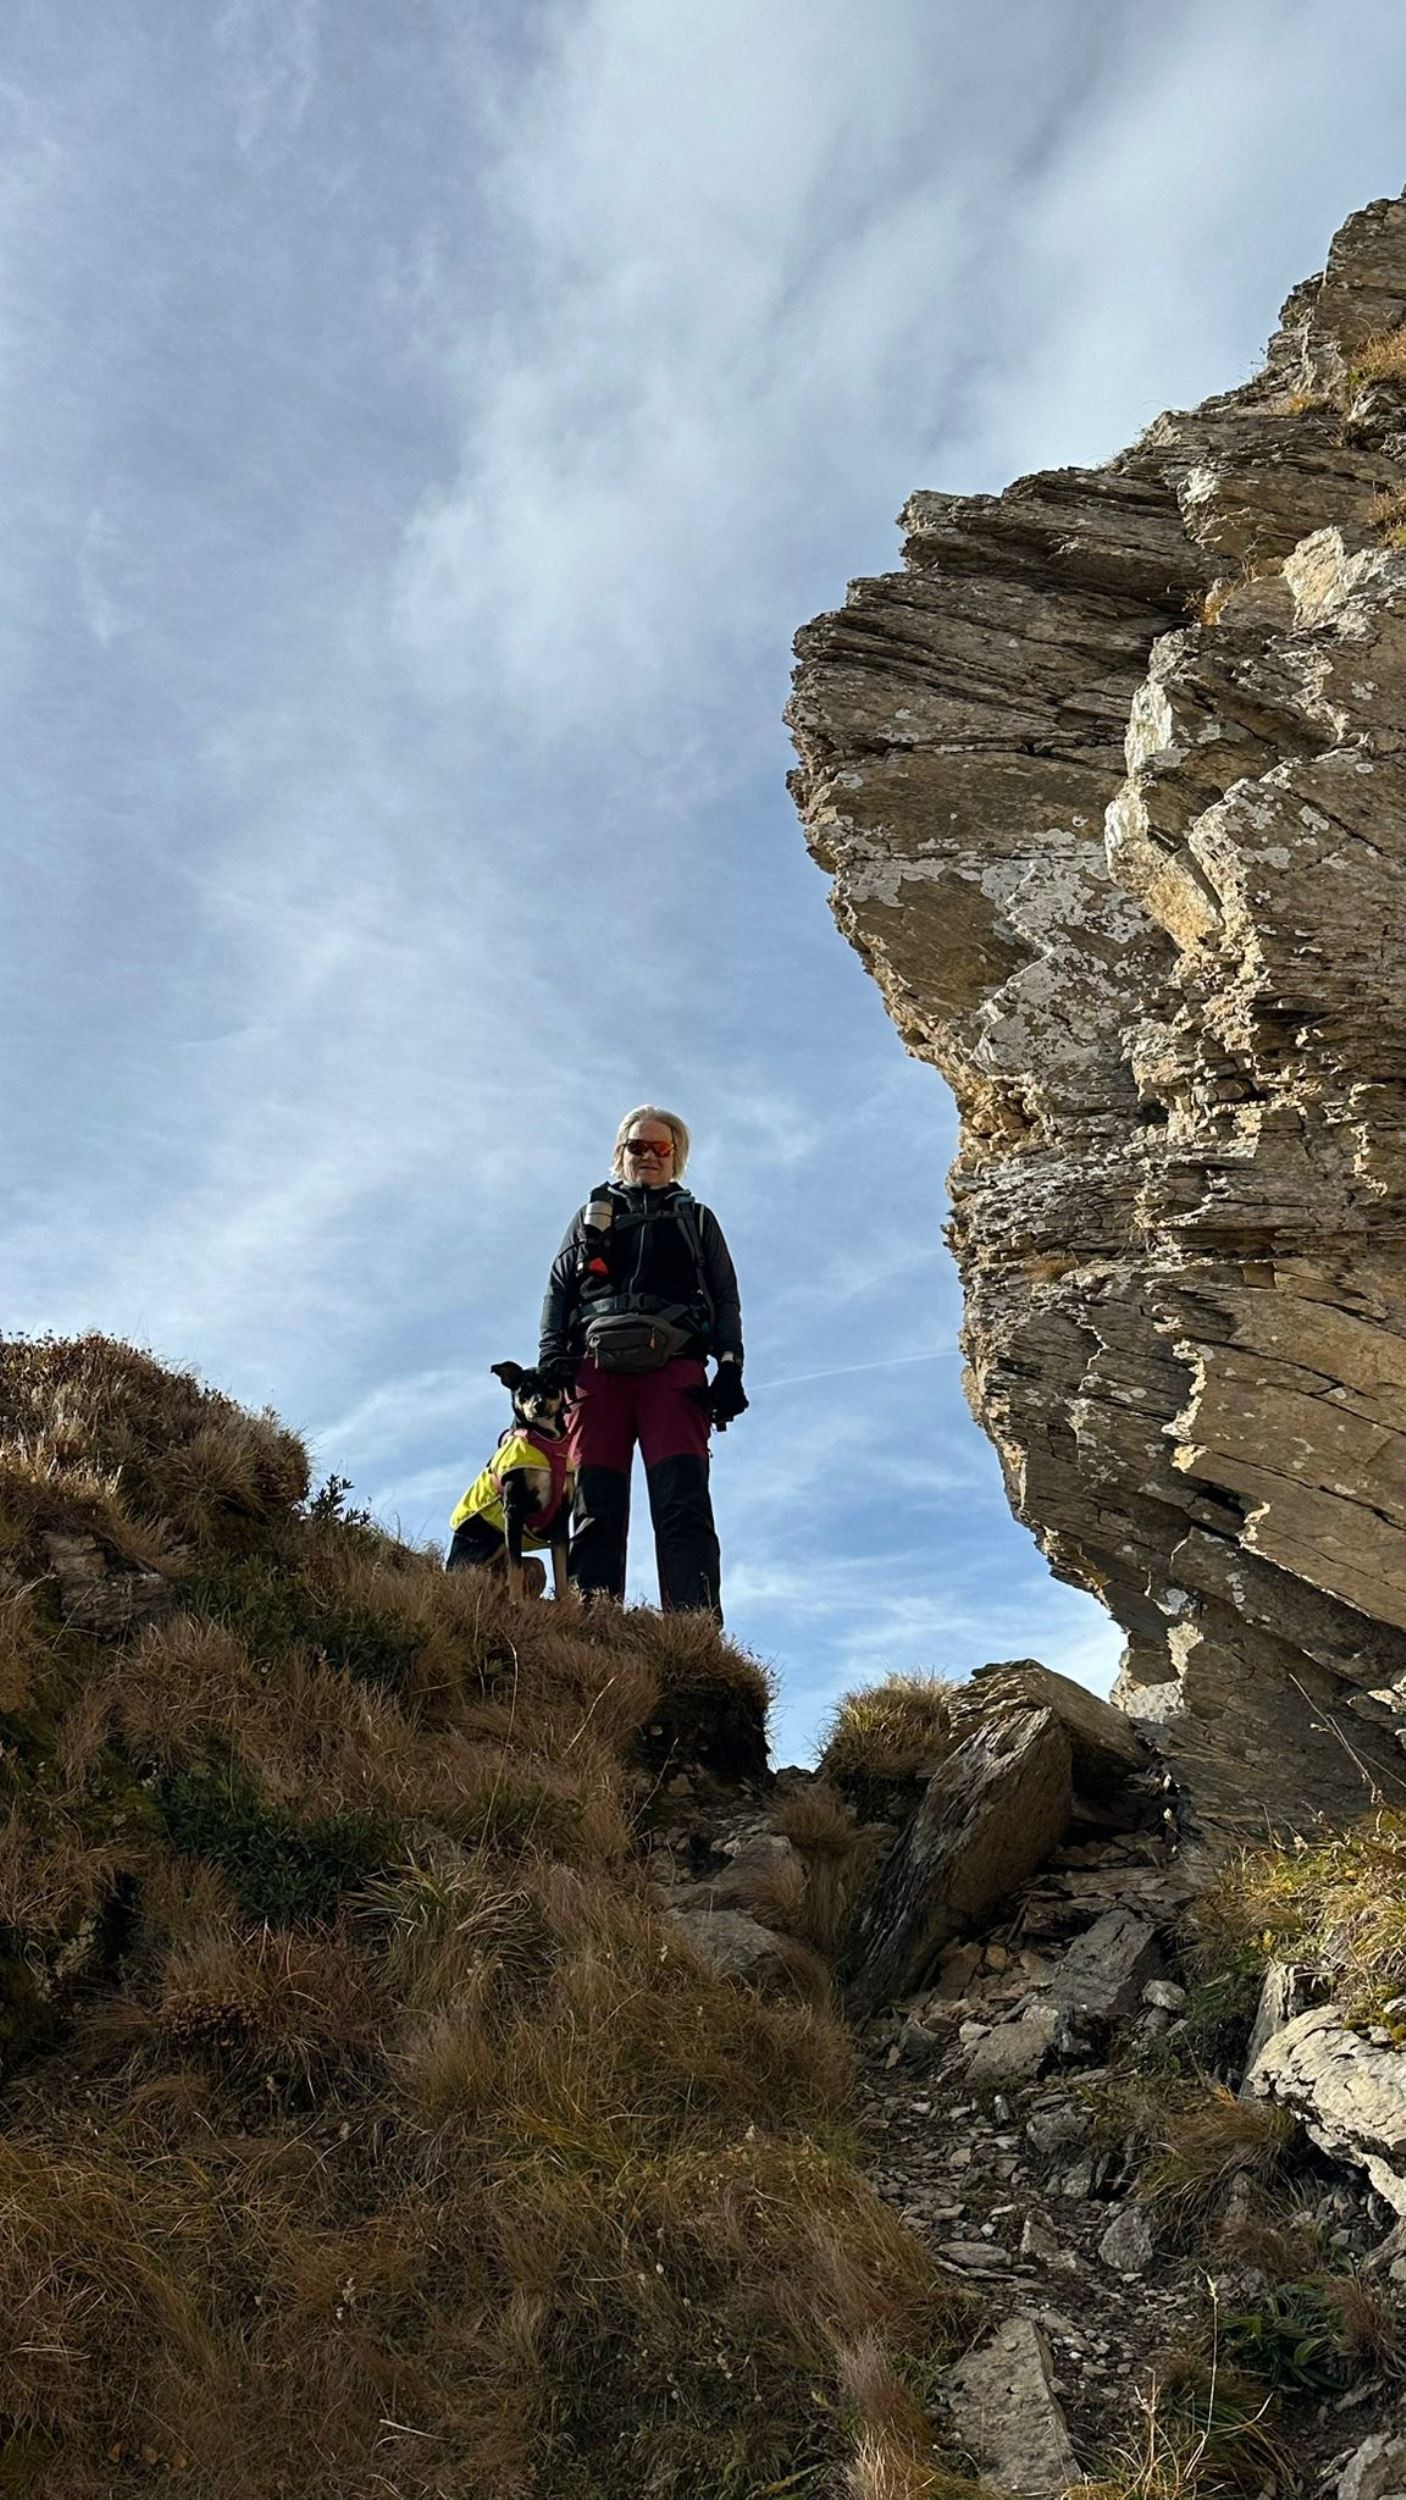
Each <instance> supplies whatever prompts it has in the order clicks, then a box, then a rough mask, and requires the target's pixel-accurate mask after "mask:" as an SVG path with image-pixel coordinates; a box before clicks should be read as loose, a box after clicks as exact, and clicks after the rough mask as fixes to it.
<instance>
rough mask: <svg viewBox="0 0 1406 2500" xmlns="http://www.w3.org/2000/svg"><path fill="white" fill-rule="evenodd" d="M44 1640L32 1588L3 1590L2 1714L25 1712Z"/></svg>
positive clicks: (0, 1644)
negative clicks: (36, 1613)
mask: <svg viewBox="0 0 1406 2500" xmlns="http://www.w3.org/2000/svg"><path fill="white" fill-rule="evenodd" d="M40 1648H41V1637H40V1633H39V1628H38V1625H37V1623H36V1621H35V1610H34V1591H33V1589H32V1588H14V1589H4V1588H0V1713H9V1712H13V1711H16V1710H23V1708H24V1707H25V1704H26V1702H27V1701H28V1700H29V1699H30V1696H31V1693H32V1691H33V1687H34V1673H35V1668H36V1666H37V1665H38V1663H39V1653H40Z"/></svg>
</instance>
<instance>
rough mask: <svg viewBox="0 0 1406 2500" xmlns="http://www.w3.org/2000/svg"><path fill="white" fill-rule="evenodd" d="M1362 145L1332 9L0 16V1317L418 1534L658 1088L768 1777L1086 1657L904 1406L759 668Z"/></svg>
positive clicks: (1162, 362) (1263, 292) (893, 1142)
mask: <svg viewBox="0 0 1406 2500" xmlns="http://www.w3.org/2000/svg"><path fill="white" fill-rule="evenodd" d="M1403 183H1406V16H1403V13H1402V11H1401V10H1400V8H1399V6H1398V5H1397V4H1396V0H1333V5H1332V6H1331V7H1328V6H1326V5H1323V0H994V4H993V5H992V6H990V7H988V8H986V9H984V10H980V11H976V10H973V9H971V8H970V7H969V6H968V5H966V4H965V0H526V5H524V0H394V5H390V6H388V5H386V0H215V4H214V5H211V4H210V0H182V5H181V6H180V7H179V8H173V7H171V6H170V5H169V4H168V0H63V5H61V6H58V7H56V6H55V5H54V0H9V5H8V7H7V8H6V10H5V11H4V13H3V20H2V21H0V495H3V502H4V507H5V510H6V514H7V531H6V560H5V564H4V567H3V571H0V711H2V712H3V721H0V897H3V900H2V902H0V1134H2V1135H3V1141H4V1144H3V1176H4V1182H5V1189H4V1197H3V1204H0V1328H3V1329H4V1330H5V1331H6V1332H7V1333H16V1332H34V1331H40V1330H45V1329H52V1330H55V1331H58V1332H60V1333H68V1332H70V1331H76V1330H79V1329H85V1328H99V1329H103V1330H106V1331H109V1332H110V1333H113V1334H116V1335H119V1336H123V1337H128V1338H131V1339H134V1340H136V1341H137V1342H139V1343H142V1344H146V1345H149V1346H150V1347H152V1348H153V1350H154V1351H156V1352H157V1353H159V1354H160V1355H162V1356H163V1357H165V1358H167V1359H170V1360H173V1361H176V1362H179V1363H182V1364H189V1365H190V1366H192V1367H193V1368H195V1369H196V1370H198V1371H199V1372H200V1373H201V1374H202V1376H203V1377H204V1378H206V1379H207V1380H209V1381H211V1382H212V1383H213V1384H215V1385H217V1386H219V1387H221V1388H223V1389H227V1390H228V1391H230V1392H231V1393H232V1394H233V1395H234V1396H236V1397H237V1398H239V1399H241V1400H242V1401H244V1402H246V1403H248V1404H251V1405H255V1406H260V1405H264V1404H268V1405H271V1406H273V1407H275V1408H276V1409H277V1410H278V1412H279V1413H280V1414H281V1415H282V1416H283V1417H284V1419H285V1420H286V1421H287V1422H289V1423H290V1424H293V1425H295V1426H297V1427H298V1428H299V1429H301V1430H302V1431H304V1432H305V1433H306V1434H307V1435H308V1436H309V1438H310V1440H311V1442H312V1444H313V1447H314V1451H315V1456H316V1463H317V1468H318V1472H319V1474H325V1473H328V1472H336V1473H337V1474H339V1475H343V1476H347V1477H350V1478H351V1479H352V1481H353V1483H354V1485H355V1487H356V1498H357V1499H358V1500H361V1501H364V1502H368V1503H369V1504H370V1505H371V1506H372V1507H373V1508H374V1509H375V1511H376V1512H377V1514H378V1515H379V1516H381V1517H383V1518H385V1519H386V1520H387V1521H388V1522H389V1523H391V1524H393V1525H396V1526H398V1528H399V1529H400V1531H401V1532H402V1533H403V1534H405V1535H406V1536H408V1537H411V1538H413V1539H416V1540H422V1539H427V1538H432V1537H435V1538H441V1539H442V1538H443V1536H444V1531H445V1522H446V1519H447V1515H448V1512H449V1510H450V1509H451V1507H452V1505H453V1503H454V1501H455V1500H456V1499H457V1497H458V1494H459V1492H460V1491H461V1490H462V1487H463V1485H464V1484H465V1483H466V1482H467V1481H468V1479H469V1477H470V1476H472V1475H473V1474H475V1473H476V1472H477V1470H478V1468H479V1466H480V1465H481V1464H482V1462H483V1460H484V1458H485V1457H486V1455H487V1453H488V1450H489V1449H490V1448H491V1446H492V1442H493V1439H494V1437H495V1435H496V1433H497V1430H498V1428H499V1426H500V1424H501V1423H502V1422H503V1421H505V1420H506V1409H505V1404H504V1400H503V1393H502V1391H501V1390H500V1388H499V1386H498V1384H497V1383H496V1382H495V1381H494V1380H492V1379H491V1378H490V1376H489V1371H488V1366H489V1365H490V1364H491V1363H492V1362H494V1361H496V1360H499V1359H502V1358H504V1357H506V1356H509V1355H512V1356H515V1357H517V1358H518V1359H519V1360H526V1359H530V1356H531V1353H532V1351H533V1349H534V1347H535V1342H536V1321H537V1309H538V1304H539V1301H540V1296H541V1291H542V1286H543V1283H544V1281H545V1275H546V1270H547V1267H548V1265H549V1263H550V1260H551V1257H552V1254H553V1252H554V1251H555V1249H556V1246H557V1243H558V1241H559V1239H560V1237H561V1234H562V1232H563V1230H564V1229H565V1226H566V1223H567V1221H568V1219H569V1217H570V1215H571V1214H572V1212H573V1211H574V1209H575V1208H576V1207H577V1206H579V1204H580V1203H581V1201H582V1200H583V1199H584V1198H585V1197H586V1196H587V1195H588V1194H589V1191H590V1189H591V1187H592V1185H593V1184H594V1183H595V1182H596V1181H598V1180H599V1179H601V1178H602V1177H603V1175H604V1173H605V1170H606V1167H607V1164H608V1159H609V1147H610V1142H611V1139H612V1138H613V1135H614V1131H615V1127H616V1124H617V1121H618V1120H619V1119H620V1117H621V1116H622V1114H623V1113H625V1112H626V1111H628V1110H630V1109H631V1108H632V1107H633V1106H634V1105H635V1104H637V1103H641V1102H646V1101H653V1102H661V1103H664V1104H666V1105H668V1106H670V1107H672V1108H675V1109H677V1110H679V1111H681V1112H682V1113H683V1115H684V1116H685V1118H687V1119H688V1120H689V1122H690V1123H691V1125H692V1127H693V1130H694V1135H695V1141H696V1142H695V1153H694V1161H693V1164H692V1165H691V1167H690V1171H689V1180H690V1183H691V1184H692V1185H693V1186H694V1187H695V1188H696V1190H697V1192H698V1194H699V1196H700V1197H702V1198H703V1199H705V1201H706V1202H707V1203H708V1204H710V1205H712V1206H714V1207H715V1208H716V1210H717V1212H718V1215H719V1217H720V1220H721V1221H722V1223H723V1225H724V1228H725V1230H726V1232H727V1235H728V1238H729V1240H730V1242H731V1245H732V1248H733V1251H734V1255H735V1257H736V1260H737V1264H738V1267H739V1271H740V1274H741V1280H742V1287H743V1298H744V1313H745V1318H746V1323H747V1335H748V1348H749V1351H748V1374H747V1376H748V1386H749V1390H750V1393H751V1398H752V1406H751V1411H750V1413H749V1414H748V1415H747V1416H746V1417H744V1418H743V1419H742V1421H741V1422H740V1423H738V1424H737V1425H735V1426H734V1427H733V1428H732V1429H731V1430H730V1431H729V1432H728V1433H727V1434H726V1436H724V1437H723V1438H721V1439H720V1441H719V1443H718V1445H717V1451H716V1458H715V1467H714V1484H715V1493H716V1499H717V1507H718V1515H719V1524H720V1528H721V1532H722V1537H723V1545H724V1556H725V1596H726V1601H727V1608H728V1619H729V1624H730V1627H731V1629H732V1630H733V1631H734V1632H735V1633H736V1635H737V1636H738V1637H739V1638H740V1639H742V1640H743V1641H745V1642H746V1643H747V1644H748V1645H749V1646H751V1647H753V1648H754V1649H755V1650H756V1651H757V1652H758V1653H759V1654H760V1655H762V1656H763V1657H765V1658H767V1659H768V1660H769V1661H770V1662H771V1663H772V1664H773V1665H774V1667H775V1668H776V1670H777V1672H778V1674H779V1676H780V1679H781V1692H782V1699H781V1705H780V1710H779V1717H778V1730H777V1742H778V1752H779V1755H780V1758H781V1759H783V1760H785V1759H791V1758H798V1759H799V1758H804V1756H805V1753H806V1751H807V1749H808V1748H809V1747H810V1746H811V1745H812V1744H813V1743H814V1741H815V1737H816V1733H817V1730H818V1729H819V1728H820V1727H822V1726H823V1723H824V1719H825V1716H826V1713H827V1712H828V1710H829V1709H830V1708H832V1707H833V1704H834V1702H835V1701H836V1699H837V1698H838V1696H839V1695H840V1694H841V1693H842V1692H844V1691H845V1690H847V1689H849V1688H851V1687H852V1686H853V1685H855V1684H856V1683H862V1682H865V1681H868V1680H871V1679H872V1678H873V1677H875V1676H876V1675H879V1674H882V1673H885V1672H888V1671H889V1670H891V1669H902V1670H911V1669H936V1670H939V1671H942V1672H945V1673H949V1674H957V1675H961V1674H965V1673H967V1672H969V1671H970V1669H971V1668H972V1667H973V1666H976V1665H978V1664H980V1663H981V1662H982V1661H983V1660H984V1659H989V1658H1006V1657H1015V1656H1036V1657H1041V1658H1043V1659H1044V1660H1045V1661H1046V1662H1047V1663H1048V1664H1049V1665H1051V1666H1054V1667H1059V1668H1062V1669H1064V1670H1065V1671H1066V1672H1069V1673H1072V1674H1075V1675H1078V1676H1080V1677H1081V1678H1082V1679H1083V1680H1085V1681H1087V1682H1089V1683H1091V1684H1093V1685H1094V1686H1095V1687H1097V1688H1099V1689H1106V1687H1107V1684H1108V1681H1109V1679H1110V1676H1111V1674H1112V1671H1113V1668H1114V1665H1115V1663H1116V1658H1117V1653H1118V1647H1119V1636H1118V1634H1117V1632H1116V1629H1115V1627H1113V1626H1112V1625H1111V1624H1110V1623H1109V1622H1108V1620H1107V1618H1106V1617H1105V1616H1104V1615H1103V1614H1102V1612H1101V1610H1100V1609H1099V1608H1098V1606H1097V1605H1096V1604H1095V1603H1094V1601H1093V1600H1092V1599H1091V1598H1088V1597H1086V1596H1084V1595H1083V1594H1082V1593H1080V1592H1078V1591H1075V1590H1071V1589H1068V1588H1064V1587H1062V1586H1060V1585H1059V1584H1058V1583H1056V1582H1055V1581H1054V1580H1053V1579H1052V1578H1051V1576H1050V1574H1049V1572H1048V1570H1047V1568H1046V1566H1045V1564H1044V1562H1043V1560H1042V1559H1041V1557H1040V1555H1039V1553H1038V1551H1037V1549H1036V1547H1035V1545H1034V1543H1033V1541H1032V1539H1031V1538H1030V1536H1029V1535H1028V1534H1027V1533H1026V1531H1024V1530H1023V1529H1021V1528H1019V1527H1017V1526H1016V1525H1015V1523H1014V1522H1013V1521H1012V1519H1011V1517H1010V1514H1009V1511H1008V1509H1007V1505H1006V1502H1005V1498H1004V1495H1003V1492H1002V1489H1001V1483H1000V1476H999V1471H998V1468H997V1465H996V1460H995V1457H994V1454H993V1452H992V1451H991V1449H990V1448H989V1446H988V1444H987V1443H986V1441H985V1439H984V1437H983V1436H982V1435H981V1434H980V1432H979V1431H978V1430H977V1427H976V1426H975V1424H974V1423H973V1422H972V1420H971V1418H970V1417H969V1415H968V1413H967V1410H966V1407H965V1404H964V1401H963V1398H962V1392H961V1364H960V1358H959V1355H958V1352H957V1332H958V1328H959V1324H960V1293H959V1289H958V1286H957V1281H956V1277H955V1274H954V1271H953V1269H952V1265H951V1262H950V1259H949V1258H948V1256H947V1253H946V1251H945V1249H944V1248H943V1245H942V1238H941V1230H942V1223H943V1218H944V1213H945V1200H944V1192H943V1175H944V1172H945V1169H946V1166H947V1164H948V1162H949V1160H950V1157H951V1154H952V1151H953V1146H954V1137H955V1128H954V1116H953V1110H952V1105H951V1101H950V1097H949V1096H948V1094H947V1091H946V1089H945V1087H944V1086H943V1084H942V1082H941V1080H940V1079H939V1078H938V1077H937V1075H936V1074H935V1073H934V1072H933V1071H932V1070H931V1069H930V1068H927V1067H923V1066H920V1065H917V1064H916V1063H914V1062H911V1061H909V1060H908V1059H906V1058H905V1056H904V1053H903V1050H902V1046H901V1044H900V1042H899V1040H898V1038H897V1036H896V1034H895V1033H894V1031H893V1029H892V1028H891V1027H890V1025H889V1023H888V1021H887V1019H886V1017H885V1015H884V1013H883V1009H882V1006H881V1003H880V1000H879V995H878V992H877V990H876V989H875V988H874V987H873V985H872V984H871V983H870V981H869V979H868V977H867V975H866V974H865V973H864V972H863V970H862V968H861V966H860V964H859V962H858V959H857V957H855V956H854V955H853V954H852V953H851V952H850V950H849V949H848V947H847V946H846V945H845V944H844V942H843V941H842V940H841V939H840V937H839V936H838V935H837V934H836V932H835V930H834V927H833V924H832V923H831V920H830V917H829V912H828V908H827V903H826V886H825V880H824V878H823V877H822V875H821V874H820V872H819V870H818V869H817V868H816V867H815V866H814V865H813V864H812V863H811V862H810V860H809V859H808V857H807V854H806V852H805V848H804V845H803V842H802V839H801V836H800V832H799V828H798V825H797V822H796V819H795V816H794V813H793V811H792V809H791V805H790V802H789V799H788V797H787V793H786V788H785V773H786V769H787V765H788V762H789V760H790V756H789V749H788V745H787V741H786V736H785V732H784V730H783V727H782V724H781V711H782V706H783V703H784V701H785V697H786V692H787V682H788V672H789V646H790V641H791V637H792V635H793V633H794V632H795V630H796V628H797V627H798V626H799V625H801V624H802V623H803V622H804V621H805V620H806V619H808V618H809V617H810V616H812V615H814V614H816V613H817V612H819V611H820V610H822V609H825V608H829V607H833V606H835V605H837V604H838V603H839V601H840V600H841V598H842V596H843V592H844V586H845V583H846V581H847V580H848V579H850V578H852V577H854V576H856V575H859V574H864V573H873V572H882V571H887V570H891V569H893V567H894V566H895V564H896V562H897V555H898V540H897V536H896V533H895V530H894V525H893V523H894V515H895V513H896V512H897V510H898V508H899V506H900V505H901V503H902V502H903V501H904V499H905V498H906V497H907V495H908V494H909V493H911V492H912V491H913V490H914V489H915V488H918V487H935V488H942V489H946V490H949V491H962V492H978V491H979V492H996V491H999V490H1000V488H1001V487H1002V486H1004V485H1005V484H1006V483H1007V482H1008V481H1009V480H1010V479H1011V478H1012V477H1014V476H1016V475H1018V474H1020V473H1022V472H1023V471H1026V470H1029V469H1033V468H1045V467H1052V466H1057V465H1059V464H1061V463H1067V462H1076V461H1080V462H1086V461H1097V460H1100V459H1104V458H1107V457H1109V456H1110V455H1111V454H1112V453H1114V452H1115V451H1117V450H1118V449H1119V448H1120V447H1122V446H1123V445H1124V444H1125V443H1126V442H1127V441H1129V440H1130V439H1131V438H1132V436H1133V435H1134V434H1135V433H1136V432H1137V431H1138V430H1139V429H1140V428H1141V427H1142V426H1143V425H1144V424H1146V423H1147V422H1148V421H1149V420H1150V419H1151V418H1152V417H1153V416H1154V415H1156V414H1157V412H1158V411H1159V410H1160V409H1161V408H1163V407H1166V406H1185V405H1187V404H1189V403H1192V402H1194V401H1196V400H1197V399H1199V398H1201V397H1203V396H1204V395H1205V394H1206V393H1207V392H1209V391H1211V390H1216V389H1222V388H1226V387H1228V386H1230V385H1231V384H1233V383H1234V382H1236V381H1238V380H1240V379H1242V378H1243V377H1244V376H1245V375H1246V374H1247V373H1248V372H1249V371H1250V369H1251V367H1252V365H1253V363H1254V361H1255V359H1256V357H1257V356H1258V354H1259V352H1260V350H1261V349H1262V347H1263V344H1264V341H1265V338H1266V337H1267V335H1268V332H1269V330H1270V328H1271V327H1272V325H1273V321H1274V317H1275V314H1276V311H1277V308H1278V305H1279V303H1280V301H1281V300H1282V298H1283V297H1284V295H1285V294H1286V293H1287V292H1288V290H1289V288H1290V286H1291V285H1293V284H1294V283H1295V282H1296V281H1297V280H1298V279H1299V278H1301V277H1303V276H1305V275H1306V274H1308V272H1309V271H1311V270H1313V269H1315V268H1317V267H1319V266H1321V264H1322V260H1323V257H1324V254H1325V251H1326V248H1327V245H1328V242H1329V239H1330V237H1331V234H1332V231H1333V229H1334V227H1335V226H1336V225H1337V224H1338V223H1340V222H1341V220H1342V218H1343V217H1344V216H1346V215H1347V214H1349V213H1350V212H1351V211H1352V210H1353V209H1354V208H1356V207H1358V206H1360V205H1361V204H1362V203H1363V202H1365V201H1366V200H1368V199H1370V198H1373V197H1376V196H1380V195H1381V194H1383V193H1386V192H1393V191H1397V190H1399V189H1400V188H1401V187H1402V185H1403ZM635 1544H636V1547H637V1549H638V1551H637V1553H636V1555H635V1557H634V1584H635V1586H636V1587H637V1589H638V1591H639V1593H640V1594H649V1593H650V1591H649V1581H648V1576H647V1566H648V1563H649V1552H648V1536H647V1532H646V1528H645V1522H644V1506H643V1501H642V1498H641V1499H640V1501H639V1504H638V1510H637V1527H636V1538H635Z"/></svg>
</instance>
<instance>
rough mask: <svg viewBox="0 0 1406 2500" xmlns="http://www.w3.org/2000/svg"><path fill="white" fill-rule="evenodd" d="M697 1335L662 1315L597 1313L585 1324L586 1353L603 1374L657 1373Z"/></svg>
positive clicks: (656, 1313) (643, 1312) (622, 1312)
mask: <svg viewBox="0 0 1406 2500" xmlns="http://www.w3.org/2000/svg"><path fill="white" fill-rule="evenodd" d="M696 1333H697V1332H696V1330H691V1329H688V1328H681V1327H679V1326H678V1325H677V1323H676V1322H675V1321H673V1320H671V1319H666V1318H664V1317H663V1315H662V1314H661V1313H659V1312H654V1311H598V1312H596V1313H595V1314H594V1315H593V1316H592V1317H591V1318H590V1319H588V1320H587V1322H586V1352H587V1353H588V1354H589V1356H590V1358H591V1360H592V1362H593V1363H595V1364H597V1365H598V1366H599V1368H600V1370H601V1371H603V1372H657V1371H661V1370H662V1369H663V1367H664V1365H665V1364H666V1363H671V1362H672V1361H673V1359H674V1357H675V1355H676V1354H681V1353H682V1352H683V1349H684V1347H685V1346H686V1345H687V1344H688V1341H689V1338H690V1336H693V1335H696Z"/></svg>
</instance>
